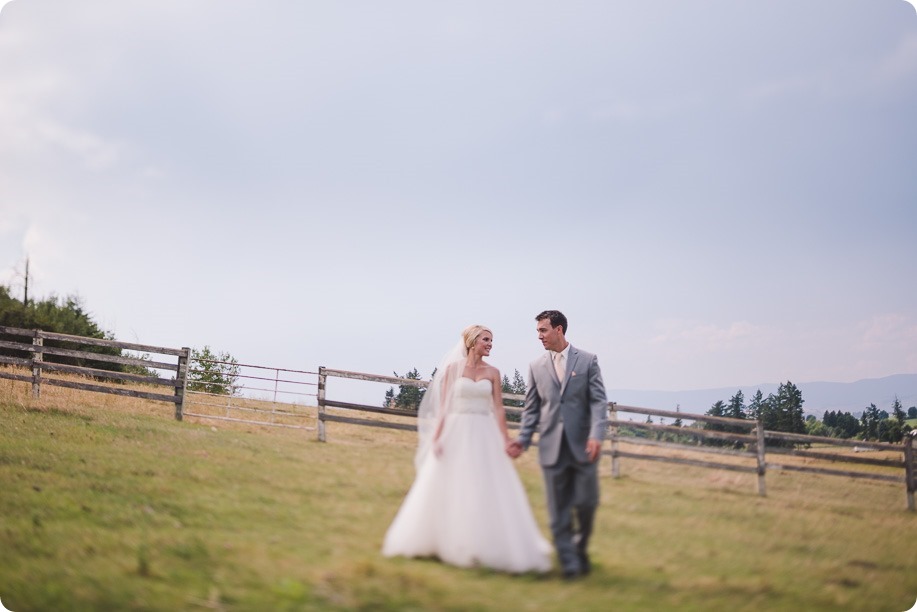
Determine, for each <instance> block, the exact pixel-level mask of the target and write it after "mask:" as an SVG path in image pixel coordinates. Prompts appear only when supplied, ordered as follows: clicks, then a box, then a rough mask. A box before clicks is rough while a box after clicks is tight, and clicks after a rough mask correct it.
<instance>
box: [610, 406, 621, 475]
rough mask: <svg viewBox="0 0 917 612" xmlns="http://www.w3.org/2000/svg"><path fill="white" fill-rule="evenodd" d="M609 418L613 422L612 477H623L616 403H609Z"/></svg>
mask: <svg viewBox="0 0 917 612" xmlns="http://www.w3.org/2000/svg"><path fill="white" fill-rule="evenodd" d="M608 417H609V419H610V420H611V428H610V429H611V436H610V438H611V477H612V478H617V477H618V476H620V475H621V465H620V462H621V460H620V459H619V458H618V408H617V404H616V403H615V402H608Z"/></svg>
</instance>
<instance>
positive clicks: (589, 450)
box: [586, 438, 602, 463]
mask: <svg viewBox="0 0 917 612" xmlns="http://www.w3.org/2000/svg"><path fill="white" fill-rule="evenodd" d="M601 453H602V443H601V442H599V441H598V440H596V439H595V438H589V439H588V440H586V456H587V457H588V458H589V463H595V460H596V459H598V458H599V455H600V454H601Z"/></svg>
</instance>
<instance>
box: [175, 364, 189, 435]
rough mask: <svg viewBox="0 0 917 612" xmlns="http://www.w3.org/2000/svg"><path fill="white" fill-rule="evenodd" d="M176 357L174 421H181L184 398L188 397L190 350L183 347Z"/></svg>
mask: <svg viewBox="0 0 917 612" xmlns="http://www.w3.org/2000/svg"><path fill="white" fill-rule="evenodd" d="M181 351H182V354H181V355H179V356H178V371H177V372H176V373H175V420H176V421H181V420H182V414H183V413H184V411H185V398H186V397H188V394H187V393H186V391H187V390H188V359H189V357H190V356H191V349H190V348H188V347H187V346H183V347H182V349H181Z"/></svg>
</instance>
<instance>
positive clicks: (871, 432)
mask: <svg viewBox="0 0 917 612" xmlns="http://www.w3.org/2000/svg"><path fill="white" fill-rule="evenodd" d="M860 423H861V424H862V431H863V439H864V440H876V439H877V438H878V437H879V409H878V408H876V405H875V404H870V405H869V407H868V408H866V409H865V410H864V411H863V416H862V417H861V418H860Z"/></svg>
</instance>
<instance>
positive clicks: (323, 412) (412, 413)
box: [317, 366, 525, 442]
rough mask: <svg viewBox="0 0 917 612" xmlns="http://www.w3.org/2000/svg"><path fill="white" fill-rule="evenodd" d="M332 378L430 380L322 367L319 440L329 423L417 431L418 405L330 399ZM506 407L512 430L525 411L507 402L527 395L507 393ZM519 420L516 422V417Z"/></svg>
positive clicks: (409, 382) (399, 381) (419, 384)
mask: <svg viewBox="0 0 917 612" xmlns="http://www.w3.org/2000/svg"><path fill="white" fill-rule="evenodd" d="M328 378H346V379H350V380H362V381H367V382H376V383H387V384H391V385H399V386H400V385H405V386H410V387H419V388H421V389H426V388H427V387H428V386H429V384H430V381H428V380H419V379H415V378H399V377H397V376H384V375H381V374H365V373H363V372H350V371H347V370H335V369H331V368H326V367H324V366H322V367H320V368H319V369H318V396H317V397H318V439H319V441H321V442H325V441H326V440H327V432H326V427H325V423H348V424H350V425H365V426H367V427H381V428H385V429H400V430H404V431H417V407H416V406H415V407H414V409H413V410H412V409H401V408H384V407H379V406H368V405H366V404H356V403H352V402H342V401H338V400H330V399H328V397H327V385H328ZM502 395H503V403H504V409H505V410H506V417H507V423H506V426H507V427H508V428H510V429H518V428H519V424H518V423H517V422H515V421H518V419H519V417H520V416H521V414H522V411H521V410H519V409H518V408H515V407H513V406H512V405H509V406H507V405H506V402H521V401H522V400H524V399H525V396H523V395H518V394H515V393H503V394H502ZM328 408H336V409H338V410H351V411H355V412H365V413H369V414H382V415H388V416H395V417H402V418H403V420H401V421H394V422H393V421H382V420H377V419H366V418H360V417H352V416H342V415H341V414H331V413H329V412H328V410H327V409H328ZM513 419H515V421H514V420H513Z"/></svg>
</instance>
